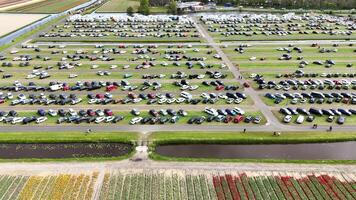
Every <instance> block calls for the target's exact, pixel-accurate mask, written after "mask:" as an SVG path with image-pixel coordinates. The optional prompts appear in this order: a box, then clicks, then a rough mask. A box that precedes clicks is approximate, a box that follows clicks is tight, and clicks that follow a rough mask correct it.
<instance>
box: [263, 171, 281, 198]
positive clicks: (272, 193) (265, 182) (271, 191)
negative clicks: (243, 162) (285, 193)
mask: <svg viewBox="0 0 356 200" xmlns="http://www.w3.org/2000/svg"><path fill="white" fill-rule="evenodd" d="M258 179H260V181H261V183H262V184H263V186H264V187H265V189H266V191H267V193H268V195H269V197H270V198H271V199H278V197H277V194H276V193H275V191H274V189H273V188H272V186H271V184H270V183H269V181H268V179H267V178H266V177H264V176H260V177H258Z"/></svg>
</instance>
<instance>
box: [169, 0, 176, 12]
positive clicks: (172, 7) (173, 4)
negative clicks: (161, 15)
mask: <svg viewBox="0 0 356 200" xmlns="http://www.w3.org/2000/svg"><path fill="white" fill-rule="evenodd" d="M167 12H168V13H170V14H173V15H176V14H177V13H178V10H177V2H176V1H175V0H171V2H169V5H168V10H167Z"/></svg>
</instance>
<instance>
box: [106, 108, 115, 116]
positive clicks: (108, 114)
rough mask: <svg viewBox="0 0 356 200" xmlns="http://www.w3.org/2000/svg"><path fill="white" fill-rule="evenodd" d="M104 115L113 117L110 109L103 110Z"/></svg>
mask: <svg viewBox="0 0 356 200" xmlns="http://www.w3.org/2000/svg"><path fill="white" fill-rule="evenodd" d="M104 113H105V115H107V116H113V115H114V113H113V112H112V111H111V110H110V109H105V110H104Z"/></svg>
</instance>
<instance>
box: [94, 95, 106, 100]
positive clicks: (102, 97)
mask: <svg viewBox="0 0 356 200" xmlns="http://www.w3.org/2000/svg"><path fill="white" fill-rule="evenodd" d="M95 97H96V98H98V99H104V97H105V96H104V95H103V94H96V95H95Z"/></svg>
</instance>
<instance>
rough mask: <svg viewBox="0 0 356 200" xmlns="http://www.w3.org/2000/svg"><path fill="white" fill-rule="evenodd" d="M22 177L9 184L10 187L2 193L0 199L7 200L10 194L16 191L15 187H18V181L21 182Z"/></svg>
mask: <svg viewBox="0 0 356 200" xmlns="http://www.w3.org/2000/svg"><path fill="white" fill-rule="evenodd" d="M22 178H23V177H22V176H18V177H16V179H15V180H14V182H13V183H12V184H11V186H10V187H9V188H8V189H7V191H6V192H5V193H4V195H2V196H1V198H0V199H9V197H10V196H11V194H12V193H13V192H14V191H15V190H16V188H17V186H18V185H19V183H20V181H21V180H22Z"/></svg>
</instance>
